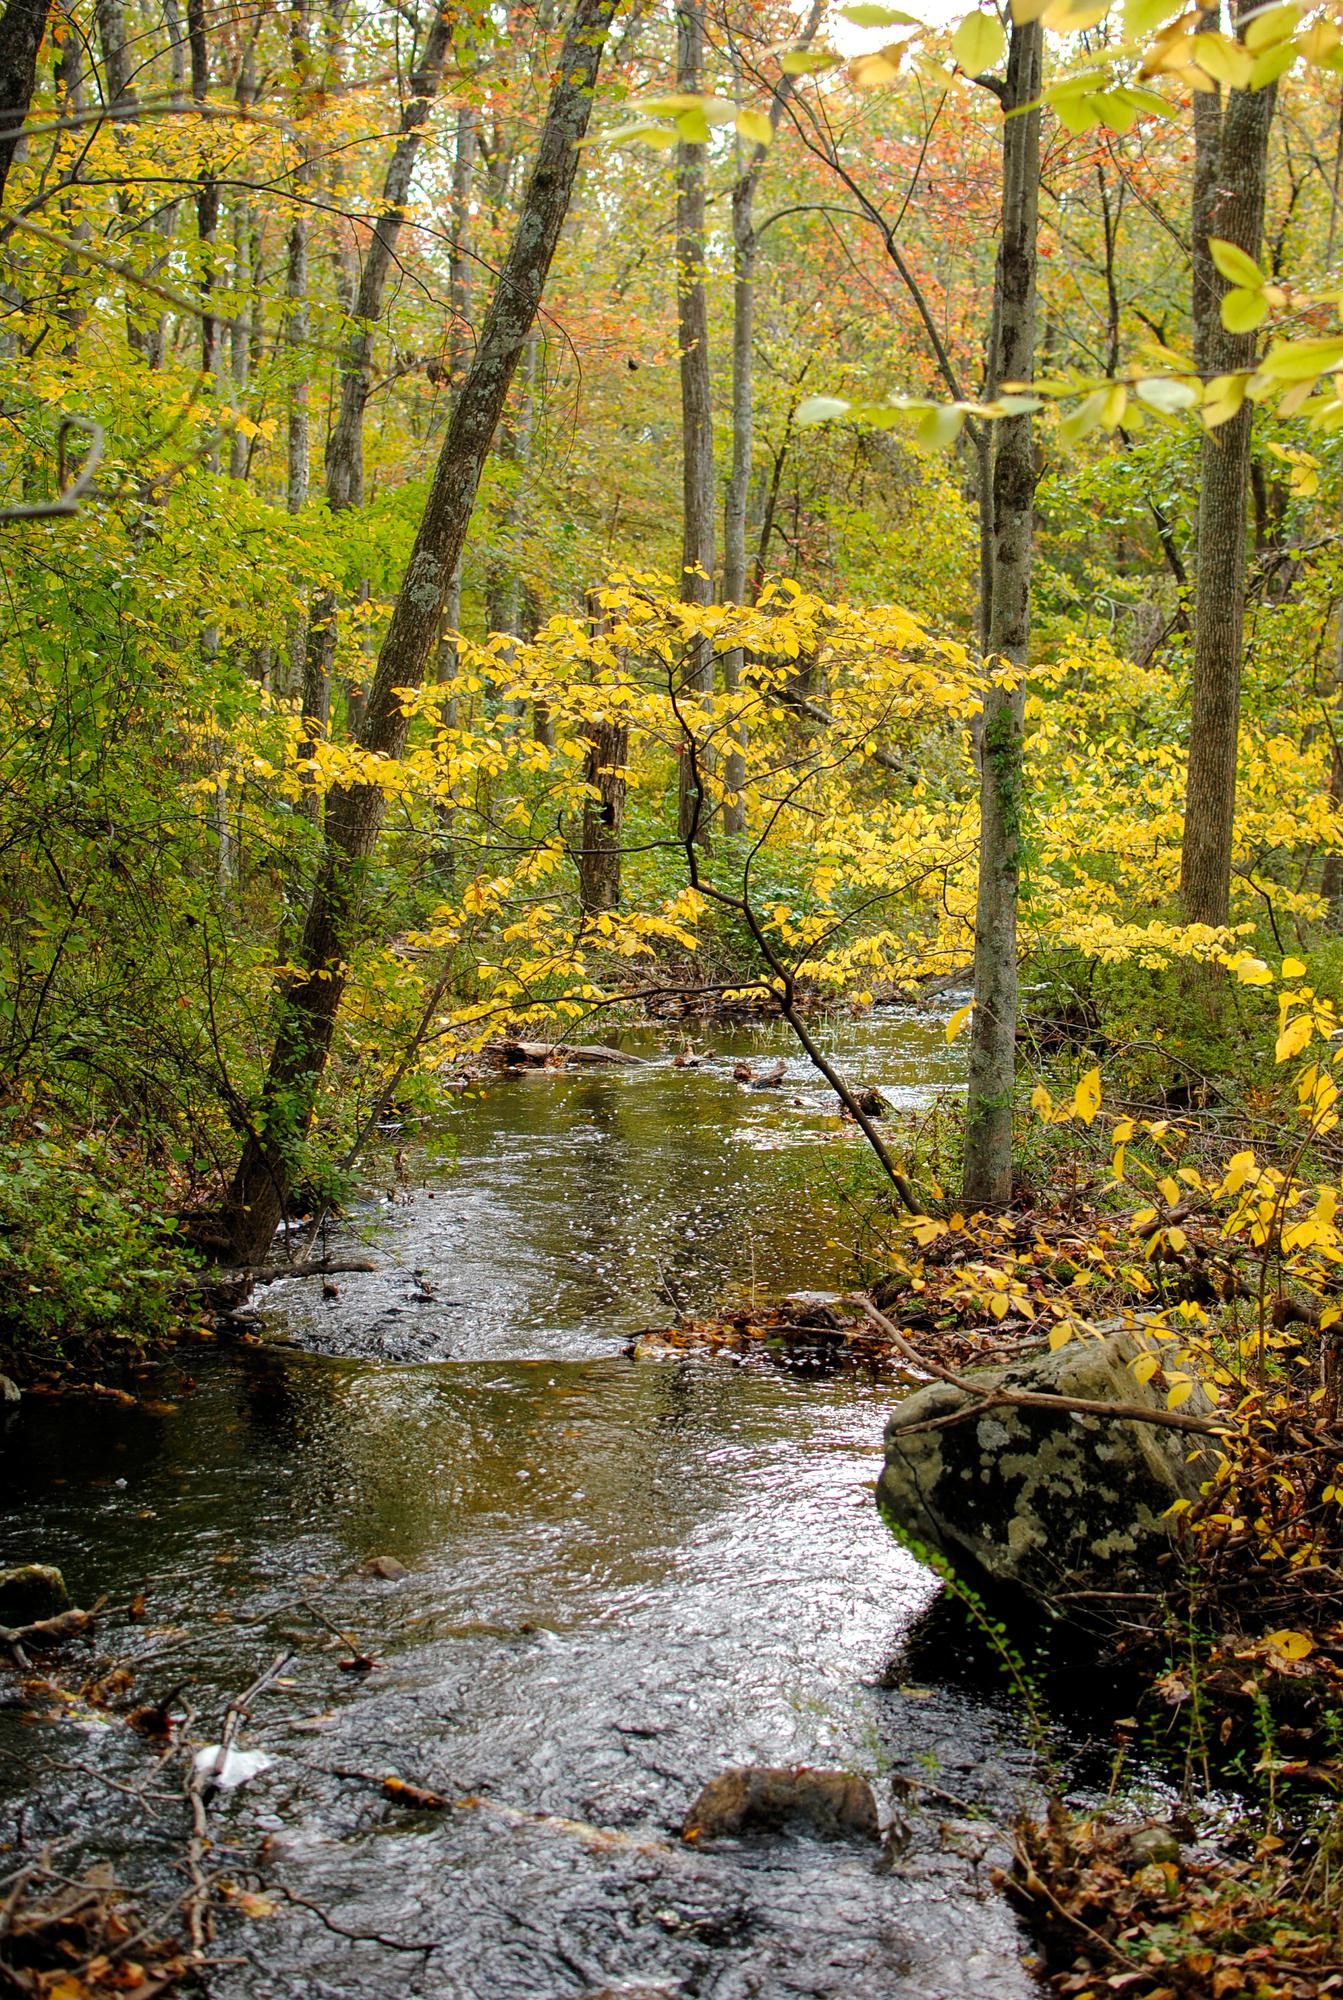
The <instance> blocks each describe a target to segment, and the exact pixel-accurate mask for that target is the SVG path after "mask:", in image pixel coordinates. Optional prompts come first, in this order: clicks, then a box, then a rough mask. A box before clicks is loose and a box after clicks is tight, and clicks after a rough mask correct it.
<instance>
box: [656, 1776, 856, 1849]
mask: <svg viewBox="0 0 1343 2000" xmlns="http://www.w3.org/2000/svg"><path fill="white" fill-rule="evenodd" d="M799 1825H801V1826H805V1827H807V1828H808V1829H809V1830H810V1831H811V1832H812V1833H819V1834H822V1835H824V1836H825V1838H826V1839H828V1840H845V1839H858V1840H880V1838H881V1827H880V1824H879V1822H878V1819H877V1802H876V1800H875V1798H874V1797H873V1796H872V1787H871V1785H869V1784H868V1782H867V1780H866V1778H859V1777H855V1775H854V1774H853V1772H852V1771H824V1770H813V1769H812V1768H811V1766H810V1765H807V1764H801V1765H793V1766H790V1765H775V1764H747V1765H743V1766H742V1767H740V1768H739V1769H737V1770H733V1771H722V1772H720V1773H719V1775H718V1776H717V1777H716V1778H710V1780H709V1782H708V1784H707V1785H706V1786H705V1787H704V1789H703V1791H702V1792H701V1793H700V1795H699V1797H698V1798H697V1799H696V1800H695V1803H694V1804H693V1805H692V1806H691V1808H690V1811H689V1812H688V1813H687V1814H686V1817H685V1824H684V1825H683V1826H682V1828H681V1837H682V1839H683V1840H718V1839H721V1838H722V1837H723V1836H724V1835H730V1834H737V1833H779V1832H781V1831H782V1830H783V1829H784V1828H785V1827H790V1826H799Z"/></svg>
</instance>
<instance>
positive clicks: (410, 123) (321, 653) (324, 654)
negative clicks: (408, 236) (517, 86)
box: [300, 0, 453, 812]
mask: <svg viewBox="0 0 1343 2000" xmlns="http://www.w3.org/2000/svg"><path fill="white" fill-rule="evenodd" d="M431 5H432V8H433V18H432V20H431V22H430V25H429V33H428V35H427V36H426V38H425V44H424V53H423V54H422V56H421V57H420V60H419V62H418V64H417V65H416V67H415V70H414V73H413V74H412V76H411V79H410V88H411V100H410V102H409V104H407V106H406V109H405V113H404V115H403V117H402V120H401V136H400V138H399V139H398V140H397V143H396V147H395V150H394V151H393V153H392V157H391V159H390V161H389V162H388V166H387V173H386V175H385V177H384V180H383V185H382V213H381V214H380V215H379V217H378V220H377V223H376V225H375V227H374V230H373V236H372V239H371V241H370V243H369V246H368V251H367V254H366V255H365V258H364V267H363V270H362V271H361V272H360V274H359V288H358V290H357V292H356V293H355V296H354V303H353V305H352V306H351V308H350V317H351V319H352V320H353V321H354V325H353V326H352V328H351V330H350V334H349V338H348V340H347V342H346V346H345V351H344V354H343V356H342V359H341V375H340V407H339V410H338V412H337V415H336V421H335V423H334V424H333V425H332V427H331V435H330V436H329V437H328V439H327V443H326V498H327V505H328V506H329V507H330V508H331V511H332V513H339V512H340V511H341V509H342V508H345V507H361V506H362V505H363V502H364V410H365V407H366V406H367V403H368V392H369V388H370V386H371V384H372V379H373V341H374V336H375V334H376V332H377V326H378V321H379V320H380V319H381V318H382V305H383V295H384V293H385V292H386V289H387V279H388V276H389V274H390V272H391V269H392V263H393V260H394V258H395V256H396V246H397V240H398V238H399V237H400V234H401V224H402V222H403V220H404V218H405V209H406V197H407V195H408V194H409V192H410V182H411V176H412V174H413V173H414V171H415V162H416V159H417V158H418V156H419V151H420V146H421V143H422V142H423V139H424V135H425V131H426V129H427V125H428V120H429V113H430V110H431V109H432V107H433V102H434V98H435V97H436V95H437V94H438V86H439V84H440V82H441V81H442V77H443V65H444V63H445V61H446V59H447V53H448V48H449V45H450V43H451V39H452V26H453V16H452V14H451V12H450V11H449V10H448V9H446V8H440V7H439V6H438V4H437V0H431ZM335 655H336V594H335V592H334V591H332V590H322V591H319V592H318V594H317V597H316V599H315V600H314V602H313V607H312V617H311V619H310V620H309V624H308V641H307V647H306V650H305V656H304V661H303V688H302V703H303V713H304V715H305V716H306V717H307V718H308V719H309V720H310V721H311V722H312V723H314V724H315V725H316V726H317V728H318V729H320V730H322V731H324V730H325V729H326V726H327V723H328V721H329V718H330V713H331V668H332V665H333V663H334V660H335ZM305 752H307V754H309V755H311V749H310V746H309V745H308V744H302V745H300V755H302V754H304V753H305ZM304 804H305V806H307V807H308V808H309V810H310V811H312V812H315V811H316V808H317V794H316V793H315V792H314V793H310V794H308V795H307V796H306V797H305V800H304Z"/></svg>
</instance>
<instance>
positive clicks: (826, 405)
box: [793, 396, 853, 430]
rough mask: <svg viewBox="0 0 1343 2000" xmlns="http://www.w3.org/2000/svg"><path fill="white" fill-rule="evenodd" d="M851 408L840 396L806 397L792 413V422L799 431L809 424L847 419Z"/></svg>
mask: <svg viewBox="0 0 1343 2000" xmlns="http://www.w3.org/2000/svg"><path fill="white" fill-rule="evenodd" d="M852 408H853V405H852V404H851V403H848V402H846V401H845V400H844V398H843V397H842V396H807V397H805V398H804V399H803V401H802V402H800V403H799V404H798V406H797V408H796V409H795V410H794V412H793V422H794V423H795V424H796V425H797V426H798V428H799V429H800V430H805V429H806V428H807V427H808V425H811V424H828V423H831V422H833V421H834V419H835V418H836V417H847V416H848V414H849V411H850V410H851V409H852Z"/></svg>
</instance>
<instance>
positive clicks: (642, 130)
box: [578, 125, 676, 151]
mask: <svg viewBox="0 0 1343 2000" xmlns="http://www.w3.org/2000/svg"><path fill="white" fill-rule="evenodd" d="M636 141H637V142H638V143H639V144H640V145H644V146H658V147H661V148H662V149H663V150H664V151H665V150H666V149H668V148H670V147H672V146H674V145H675V144H676V134H675V133H674V132H673V131H671V130H670V128H669V127H668V126H666V125H620V126H618V127H617V128H616V130H615V131H614V132H596V133H594V134H593V135H592V137H591V138H588V139H580V140H579V141H578V143H579V145H580V146H626V145H631V144H633V143H635V142H636Z"/></svg>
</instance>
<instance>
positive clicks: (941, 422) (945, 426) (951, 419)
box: [914, 403, 965, 451]
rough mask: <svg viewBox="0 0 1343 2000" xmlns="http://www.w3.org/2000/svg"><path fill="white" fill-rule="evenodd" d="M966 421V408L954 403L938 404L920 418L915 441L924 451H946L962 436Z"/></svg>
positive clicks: (915, 431)
mask: <svg viewBox="0 0 1343 2000" xmlns="http://www.w3.org/2000/svg"><path fill="white" fill-rule="evenodd" d="M964 422H965V412H964V410H958V409H957V408H956V406H955V404H954V403H941V404H937V405H936V406H935V407H934V408H933V409H931V410H925V411H924V413H923V415H922V416H921V417H920V418H919V421H918V423H917V425H916V426H915V430H914V441H915V443H916V444H918V445H920V446H921V447H922V448H923V450H924V451H946V450H947V449H948V447H949V446H951V445H953V444H955V442H956V440H957V438H958V437H959V436H960V434H961V426H962V425H963V424H964Z"/></svg>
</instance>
